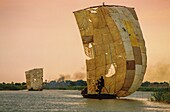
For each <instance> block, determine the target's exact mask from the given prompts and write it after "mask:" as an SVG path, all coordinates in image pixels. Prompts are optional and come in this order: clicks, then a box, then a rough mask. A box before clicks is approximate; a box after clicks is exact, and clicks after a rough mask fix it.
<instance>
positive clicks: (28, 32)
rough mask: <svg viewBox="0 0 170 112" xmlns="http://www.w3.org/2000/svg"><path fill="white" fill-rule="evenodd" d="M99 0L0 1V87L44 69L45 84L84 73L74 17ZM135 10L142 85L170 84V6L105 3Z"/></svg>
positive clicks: (153, 1) (142, 0)
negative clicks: (142, 51) (143, 56)
mask: <svg viewBox="0 0 170 112" xmlns="http://www.w3.org/2000/svg"><path fill="white" fill-rule="evenodd" d="M102 2H103V0H1V1H0V82H12V81H13V82H23V81H25V71H27V70H30V69H32V68H39V67H42V68H44V79H47V80H53V79H57V78H58V77H59V74H75V73H77V72H83V71H85V69H82V68H84V67H85V59H86V56H85V54H84V50H83V44H82V42H81V37H80V33H79V29H78V26H77V23H76V20H75V17H74V14H73V13H72V12H73V11H76V10H79V9H83V8H87V7H90V6H94V5H95V6H96V5H101V4H102ZM105 4H110V5H124V6H128V7H134V8H135V10H136V12H137V15H138V18H139V22H140V25H141V29H142V31H143V35H144V39H145V42H146V47H147V57H148V68H147V72H146V74H145V79H144V81H146V80H148V81H170V44H169V42H170V28H169V27H170V22H169V21H170V0H105Z"/></svg>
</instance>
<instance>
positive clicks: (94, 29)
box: [74, 5, 147, 96]
mask: <svg viewBox="0 0 170 112" xmlns="http://www.w3.org/2000/svg"><path fill="white" fill-rule="evenodd" d="M74 14H75V17H76V20H77V24H78V27H79V30H80V34H81V38H82V41H83V45H84V51H85V54H86V55H87V56H88V57H89V59H88V60H86V66H87V92H88V94H97V92H96V89H97V87H96V83H97V80H98V79H99V78H100V77H101V76H104V80H105V87H104V88H103V89H102V93H101V94H115V95H116V96H128V95H130V94H131V93H133V92H135V91H136V90H137V89H138V87H139V86H140V85H141V83H142V80H143V77H144V74H145V71H146V63H147V58H146V48H145V42H144V39H143V35H142V31H141V29H140V25H139V22H138V18H137V15H136V12H135V10H134V9H133V8H128V7H124V6H113V5H104V6H95V7H90V8H86V9H83V10H79V11H75V12H74ZM111 71H114V72H111Z"/></svg>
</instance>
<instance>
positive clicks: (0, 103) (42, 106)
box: [0, 90, 170, 112]
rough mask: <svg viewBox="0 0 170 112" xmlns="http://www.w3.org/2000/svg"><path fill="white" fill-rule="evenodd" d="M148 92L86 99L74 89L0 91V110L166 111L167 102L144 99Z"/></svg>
mask: <svg viewBox="0 0 170 112" xmlns="http://www.w3.org/2000/svg"><path fill="white" fill-rule="evenodd" d="M149 97H150V93H149V92H135V93H134V94H132V95H130V96H128V97H125V98H120V99H105V100H98V99H86V98H83V97H82V96H81V95H80V91H77V90H43V91H26V90H24V91H0V112H63V111H66V112H170V104H165V103H158V102H151V101H148V98H149Z"/></svg>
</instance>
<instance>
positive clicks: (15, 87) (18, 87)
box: [0, 82, 26, 90]
mask: <svg viewBox="0 0 170 112" xmlns="http://www.w3.org/2000/svg"><path fill="white" fill-rule="evenodd" d="M24 89H26V83H25V82H23V83H15V84H14V82H11V83H7V84H6V83H4V82H3V83H0V90H24Z"/></svg>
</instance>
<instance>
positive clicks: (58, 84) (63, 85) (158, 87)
mask: <svg viewBox="0 0 170 112" xmlns="http://www.w3.org/2000/svg"><path fill="white" fill-rule="evenodd" d="M86 86H87V83H86V81H83V80H77V81H71V80H62V81H55V80H54V81H50V82H47V81H45V82H44V83H43V88H44V89H63V90H65V89H83V88H85V87H86ZM24 89H26V83H25V82H22V83H14V82H11V83H5V82H2V83H0V90H24ZM164 90H165V91H170V85H169V83H168V82H149V81H145V82H143V83H142V84H141V87H140V88H139V89H138V91H164Z"/></svg>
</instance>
